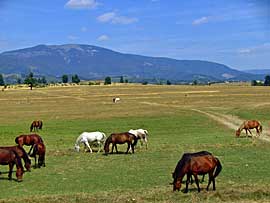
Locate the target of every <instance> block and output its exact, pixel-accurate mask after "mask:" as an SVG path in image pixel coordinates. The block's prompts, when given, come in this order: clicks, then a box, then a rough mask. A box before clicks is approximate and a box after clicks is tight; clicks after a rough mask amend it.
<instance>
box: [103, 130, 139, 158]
mask: <svg viewBox="0 0 270 203" xmlns="http://www.w3.org/2000/svg"><path fill="white" fill-rule="evenodd" d="M137 141H138V139H137V137H136V136H135V135H133V134H131V133H129V132H124V133H112V134H111V135H110V136H109V137H108V138H107V140H106V142H105V146H104V151H105V154H106V155H107V154H108V153H109V146H110V144H111V143H112V152H111V154H112V153H113V149H114V148H115V150H116V153H118V150H117V146H116V144H124V143H127V144H128V147H127V151H126V154H127V153H128V151H129V149H130V147H131V149H132V153H134V146H135V145H136V144H137Z"/></svg>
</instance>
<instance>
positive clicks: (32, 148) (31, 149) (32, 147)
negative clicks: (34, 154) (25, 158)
mask: <svg viewBox="0 0 270 203" xmlns="http://www.w3.org/2000/svg"><path fill="white" fill-rule="evenodd" d="M33 146H34V145H32V146H31V148H30V150H29V152H28V155H30V153H31V151H32V149H33Z"/></svg>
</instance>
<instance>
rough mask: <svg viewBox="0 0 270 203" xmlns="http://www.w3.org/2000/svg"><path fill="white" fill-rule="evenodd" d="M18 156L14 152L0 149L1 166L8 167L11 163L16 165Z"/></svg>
mask: <svg viewBox="0 0 270 203" xmlns="http://www.w3.org/2000/svg"><path fill="white" fill-rule="evenodd" d="M15 159H16V154H15V152H14V151H13V150H9V149H0V164H1V165H7V164H9V163H10V162H13V163H15Z"/></svg>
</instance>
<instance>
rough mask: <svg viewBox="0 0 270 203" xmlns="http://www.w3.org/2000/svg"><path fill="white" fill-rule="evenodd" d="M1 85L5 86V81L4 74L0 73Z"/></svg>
mask: <svg viewBox="0 0 270 203" xmlns="http://www.w3.org/2000/svg"><path fill="white" fill-rule="evenodd" d="M0 86H5V81H4V78H3V75H2V74H0Z"/></svg>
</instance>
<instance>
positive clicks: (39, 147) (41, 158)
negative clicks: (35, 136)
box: [30, 142, 46, 168]
mask: <svg viewBox="0 0 270 203" xmlns="http://www.w3.org/2000/svg"><path fill="white" fill-rule="evenodd" d="M45 153H46V147H45V145H44V144H43V143H42V142H40V143H37V144H34V147H33V153H32V154H31V155H30V156H31V157H34V158H35V168H36V167H37V155H38V168H40V167H41V166H43V167H45Z"/></svg>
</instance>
